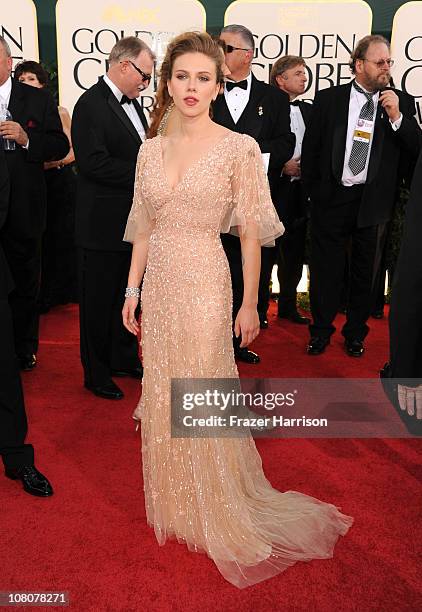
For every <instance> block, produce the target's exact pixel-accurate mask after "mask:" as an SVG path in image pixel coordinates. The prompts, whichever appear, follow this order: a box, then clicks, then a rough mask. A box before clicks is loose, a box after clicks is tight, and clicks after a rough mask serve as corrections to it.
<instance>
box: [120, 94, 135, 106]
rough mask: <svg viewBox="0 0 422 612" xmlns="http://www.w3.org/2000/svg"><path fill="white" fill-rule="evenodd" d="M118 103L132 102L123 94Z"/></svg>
mask: <svg viewBox="0 0 422 612" xmlns="http://www.w3.org/2000/svg"><path fill="white" fill-rule="evenodd" d="M120 104H132V100H131V98H128V97H127V96H125V95H124V94H123V96H122V99H121V100H120Z"/></svg>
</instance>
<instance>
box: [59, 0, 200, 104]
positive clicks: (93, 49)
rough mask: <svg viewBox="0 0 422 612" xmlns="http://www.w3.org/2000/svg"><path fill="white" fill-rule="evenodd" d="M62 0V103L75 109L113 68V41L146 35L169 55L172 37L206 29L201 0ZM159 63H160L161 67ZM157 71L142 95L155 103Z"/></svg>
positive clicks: (152, 44)
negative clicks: (109, 61)
mask: <svg viewBox="0 0 422 612" xmlns="http://www.w3.org/2000/svg"><path fill="white" fill-rule="evenodd" d="M78 5H82V2H79V1H76V0H58V1H57V5H56V27H57V56H58V75H59V98H60V104H62V105H63V106H65V107H66V108H68V109H69V110H72V109H73V107H74V105H75V103H76V101H77V100H78V98H79V97H80V95H81V94H82V93H83V92H84V91H85V90H86V89H88V88H89V87H91V85H93V84H94V83H96V82H97V80H98V77H99V76H101V75H102V74H104V73H105V72H106V70H107V58H108V55H109V53H110V50H111V48H112V47H113V45H114V44H115V43H116V42H117V41H118V40H119V39H120V38H123V37H125V36H138V37H139V38H142V40H144V41H145V42H146V43H147V44H148V45H149V46H150V47H151V49H152V50H153V51H154V53H155V54H156V55H157V66H159V65H160V61H161V60H162V59H163V57H164V54H165V49H166V46H167V42H168V41H169V40H171V39H172V38H173V37H174V36H175V35H176V34H179V33H181V32H184V31H186V30H205V28H206V16H205V9H204V7H203V5H202V4H201V3H200V2H199V0H142V1H140V0H120V1H119V0H117V1H114V2H108V1H107V0H89V2H85V3H83V8H81V10H77V7H78ZM157 66H156V68H157ZM156 84H157V70H155V74H154V75H153V79H152V81H151V83H150V85H149V87H148V89H146V90H145V92H144V93H143V95H142V96H141V97H140V99H139V100H140V102H141V104H142V105H143V106H144V108H148V107H150V106H151V105H152V103H153V99H154V98H153V96H154V92H155V90H156Z"/></svg>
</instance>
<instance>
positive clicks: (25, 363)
mask: <svg viewBox="0 0 422 612" xmlns="http://www.w3.org/2000/svg"><path fill="white" fill-rule="evenodd" d="M36 365H37V358H36V356H35V355H22V356H21V357H19V366H20V369H21V370H22V371H23V372H30V371H31V370H33V369H34V368H35V366H36Z"/></svg>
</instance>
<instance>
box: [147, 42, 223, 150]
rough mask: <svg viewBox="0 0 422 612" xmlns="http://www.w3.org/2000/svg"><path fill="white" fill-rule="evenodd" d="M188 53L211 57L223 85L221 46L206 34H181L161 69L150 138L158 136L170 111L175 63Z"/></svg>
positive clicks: (170, 49) (172, 43)
mask: <svg viewBox="0 0 422 612" xmlns="http://www.w3.org/2000/svg"><path fill="white" fill-rule="evenodd" d="M186 53H202V54H203V55H206V56H207V57H209V58H210V59H211V60H212V61H213V62H214V64H215V69H216V82H217V83H223V82H224V76H223V71H222V68H221V66H222V64H223V56H222V53H221V45H220V44H219V43H218V42H217V41H216V40H214V39H213V38H212V37H211V36H210V35H209V34H207V33H206V32H184V33H183V34H179V36H176V38H173V40H172V41H170V43H169V44H168V46H167V51H166V55H165V57H164V60H163V63H162V64H161V69H160V80H159V83H158V87H157V94H156V98H155V102H154V105H153V107H152V112H151V125H150V128H149V130H148V137H149V138H152V137H153V136H156V134H157V130H158V127H159V125H160V123H161V120H162V118H163V116H164V114H165V112H166V111H167V110H168V108H169V106H170V104H171V102H172V99H171V97H170V95H169V92H168V89H167V82H168V81H169V80H170V79H171V76H172V74H173V67H174V62H175V61H176V59H177V58H178V57H181V56H182V55H185V54H186Z"/></svg>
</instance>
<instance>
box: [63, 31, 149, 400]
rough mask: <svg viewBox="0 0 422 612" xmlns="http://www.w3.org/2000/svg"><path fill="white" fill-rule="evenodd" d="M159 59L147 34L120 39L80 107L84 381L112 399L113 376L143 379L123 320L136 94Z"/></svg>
mask: <svg viewBox="0 0 422 612" xmlns="http://www.w3.org/2000/svg"><path fill="white" fill-rule="evenodd" d="M153 65H154V55H153V53H152V51H151V50H150V49H149V47H148V46H147V45H146V44H145V43H144V42H143V41H142V40H140V39H139V38H136V37H133V36H129V37H127V38H123V39H121V40H120V41H118V42H117V43H116V45H115V46H114V47H113V49H112V50H111V52H110V57H109V70H108V72H107V74H106V75H105V76H104V77H103V78H100V79H99V81H98V83H96V84H95V85H93V86H92V87H91V88H90V89H88V91H86V92H85V93H84V94H83V95H82V96H81V97H80V98H79V100H78V102H77V104H76V106H75V109H74V112H73V121H72V142H73V147H74V150H75V158H76V163H77V166H78V190H77V199H76V242H77V245H78V247H79V251H80V252H79V288H80V306H79V313H80V343H81V360H82V365H83V369H84V377H85V378H84V384H85V387H86V388H87V389H89V390H90V391H91V392H92V393H94V394H95V395H97V396H99V397H103V398H105V399H121V398H122V397H123V393H122V391H121V389H120V388H119V387H118V386H117V385H116V384H115V383H114V382H113V380H112V378H111V377H112V376H130V377H133V378H141V377H142V365H141V362H140V359H139V354H138V342H137V339H136V338H135V337H134V336H133V335H132V334H130V333H129V332H128V331H127V330H126V329H125V328H124V326H123V324H122V316H121V311H122V308H123V303H124V299H125V287H126V283H127V277H128V273H129V267H130V259H131V245H129V244H128V243H127V242H123V235H124V231H125V226H126V221H127V217H128V215H129V211H130V207H131V205H132V199H133V187H134V181H135V166H136V159H137V155H138V151H139V147H140V146H141V144H142V142H143V140H144V139H145V133H146V130H147V128H148V125H147V121H146V119H145V116H144V113H143V111H142V109H141V107H140V105H139V103H138V101H137V99H136V98H138V97H139V95H140V93H141V91H142V90H143V89H145V88H146V87H147V86H148V84H149V82H150V80H151V72H152V69H153Z"/></svg>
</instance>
